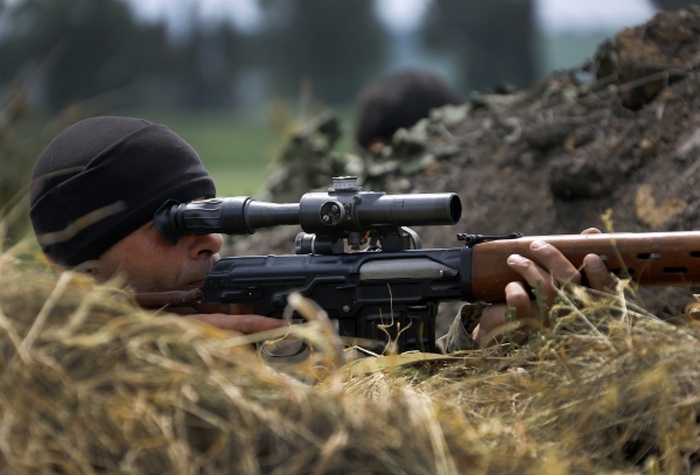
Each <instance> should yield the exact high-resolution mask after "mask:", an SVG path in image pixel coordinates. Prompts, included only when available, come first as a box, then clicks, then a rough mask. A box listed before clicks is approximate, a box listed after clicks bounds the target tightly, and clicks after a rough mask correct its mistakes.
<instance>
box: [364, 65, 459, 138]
mask: <svg viewBox="0 0 700 475" xmlns="http://www.w3.org/2000/svg"><path fill="white" fill-rule="evenodd" d="M462 102H463V101H462V99H461V98H460V97H459V95H458V94H457V93H456V92H455V91H453V90H452V89H451V88H450V87H449V86H448V85H447V84H446V83H445V81H443V80H442V79H441V78H439V77H438V76H436V75H435V74H433V73H431V72H429V71H425V70H421V69H409V70H405V71H401V72H397V73H394V74H391V75H389V76H386V77H383V78H380V79H378V80H376V81H373V82H370V83H369V84H367V85H366V86H364V87H363V88H362V90H361V91H360V93H359V95H358V98H357V115H356V120H355V143H356V146H357V147H359V149H360V151H365V150H374V151H376V150H379V149H381V148H382V147H384V145H387V144H388V143H390V142H391V137H392V136H393V135H394V132H396V131H397V130H398V129H400V128H410V127H411V126H413V125H414V124H415V123H416V122H418V121H419V120H420V119H423V118H425V117H428V115H429V113H430V110H431V109H435V108H437V107H442V106H444V105H447V104H453V105H457V104H461V103H462Z"/></svg>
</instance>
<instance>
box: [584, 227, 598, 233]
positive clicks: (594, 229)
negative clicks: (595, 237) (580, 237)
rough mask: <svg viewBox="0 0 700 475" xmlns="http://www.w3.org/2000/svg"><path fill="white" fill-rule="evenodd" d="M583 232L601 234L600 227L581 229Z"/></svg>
mask: <svg viewBox="0 0 700 475" xmlns="http://www.w3.org/2000/svg"><path fill="white" fill-rule="evenodd" d="M581 234H601V231H600V229H598V228H593V227H591V228H586V229H584V230H583V231H581Z"/></svg>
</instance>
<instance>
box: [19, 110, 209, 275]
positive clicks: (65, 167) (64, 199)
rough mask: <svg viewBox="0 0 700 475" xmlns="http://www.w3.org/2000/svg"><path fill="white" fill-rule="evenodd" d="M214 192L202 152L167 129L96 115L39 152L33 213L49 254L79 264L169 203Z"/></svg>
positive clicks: (205, 195)
mask: <svg viewBox="0 0 700 475" xmlns="http://www.w3.org/2000/svg"><path fill="white" fill-rule="evenodd" d="M214 196H216V188H215V186H214V181H213V180H212V178H211V176H209V173H208V172H207V170H206V169H205V168H204V166H203V165H202V162H201V160H200V158H199V156H198V155H197V153H196V152H195V151H194V149H193V148H192V147H191V146H190V145H189V144H188V143H187V142H185V141H184V140H183V139H182V138H180V137H179V136H178V135H177V134H176V133H175V132H173V131H172V130H170V129H169V128H168V127H166V126H164V125H158V124H153V123H151V122H149V121H147V120H143V119H134V118H130V117H95V118H91V119H86V120H83V121H80V122H78V123H76V124H74V125H72V126H70V127H68V128H67V129H65V130H64V131H62V132H61V133H60V134H58V136H56V137H55V138H54V139H53V141H51V143H50V144H49V145H48V146H47V147H46V148H45V149H44V151H43V152H42V153H41V155H39V158H38V159H37V162H36V164H35V165H34V171H33V172H32V187H31V192H30V199H31V209H30V212H29V214H30V217H31V220H32V225H33V227H34V232H35V233H36V235H37V239H38V241H39V244H41V248H42V249H43V251H44V253H46V255H48V256H49V257H51V259H53V260H54V261H56V262H57V263H59V264H62V265H64V266H69V267H72V266H76V265H78V264H80V263H82V262H85V261H88V260H91V259H97V258H98V257H100V255H101V254H102V253H103V252H105V251H106V250H107V249H109V248H110V247H112V246H113V245H114V244H116V243H117V242H118V241H120V240H121V239H122V238H124V237H126V236H128V235H129V234H131V233H132V232H133V231H135V230H136V229H138V228H139V227H141V226H143V225H144V224H146V223H147V222H148V221H150V220H152V219H153V213H155V211H156V210H157V209H158V207H159V206H160V205H162V204H163V203H164V202H165V201H166V200H168V199H174V200H177V201H179V202H182V203H187V202H189V201H192V200H194V199H196V198H199V197H205V198H211V197H214Z"/></svg>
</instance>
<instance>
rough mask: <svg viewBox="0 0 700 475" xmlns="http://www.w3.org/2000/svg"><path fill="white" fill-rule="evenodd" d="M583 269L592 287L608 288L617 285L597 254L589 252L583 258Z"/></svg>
mask: <svg viewBox="0 0 700 475" xmlns="http://www.w3.org/2000/svg"><path fill="white" fill-rule="evenodd" d="M583 271H584V272H585V273H586V278H587V279H588V285H589V286H590V287H591V288H592V289H596V290H606V289H612V288H613V287H614V286H615V279H614V278H613V276H612V274H611V273H610V271H608V268H607V267H605V263H604V262H603V259H601V257H600V256H599V255H597V254H587V255H586V257H584V258H583Z"/></svg>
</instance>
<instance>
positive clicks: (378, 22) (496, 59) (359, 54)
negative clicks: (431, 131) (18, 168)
mask: <svg viewBox="0 0 700 475" xmlns="http://www.w3.org/2000/svg"><path fill="white" fill-rule="evenodd" d="M231 1H232V2H235V1H237V0H231ZM640 1H642V2H647V0H640ZM253 2H254V3H253V5H256V6H257V9H258V10H259V12H260V16H261V19H260V21H259V24H258V25H256V26H255V27H253V28H247V29H246V28H240V27H238V26H236V24H235V22H232V21H231V18H230V17H229V16H228V15H226V14H223V13H222V14H221V15H220V16H219V17H217V18H207V19H204V18H202V16H201V15H200V12H199V9H198V6H197V2H191V3H187V2H178V4H180V5H181V7H180V9H181V12H180V13H181V16H182V18H180V19H179V25H180V26H179V28H178V29H177V31H175V30H174V29H173V28H172V25H169V24H168V22H166V20H165V19H164V18H163V17H160V18H151V19H149V20H146V19H144V17H143V15H140V14H139V13H138V12H139V7H136V6H137V5H139V4H140V3H139V2H138V1H136V0H133V1H131V0H14V1H12V2H7V1H4V2H0V81H2V83H1V84H3V85H5V86H6V85H7V84H8V82H9V81H11V80H13V79H14V78H17V77H28V76H29V75H31V76H32V78H33V79H32V80H33V82H32V100H33V102H34V103H35V104H37V105H39V106H40V107H42V108H47V109H49V110H59V109H60V108H61V107H64V106H65V105H66V104H69V103H71V102H75V101H81V100H86V99H96V98H101V99H100V100H102V101H104V103H105V104H106V105H107V106H109V107H111V106H115V105H125V104H132V105H138V107H161V108H168V107H169V108H185V109H191V108H195V109H211V108H218V109H222V108H228V109H230V108H235V107H239V106H241V105H242V104H251V103H253V104H256V105H257V106H259V105H260V104H261V103H264V101H266V100H267V99H269V98H271V97H285V98H294V97H297V96H298V94H299V88H300V84H301V82H302V79H303V78H308V79H309V80H310V81H311V83H312V84H313V91H314V96H315V97H316V98H318V99H320V100H321V101H324V102H326V103H328V104H331V105H334V106H344V105H350V104H352V102H353V101H354V99H355V96H356V94H357V91H358V90H359V89H360V87H361V86H362V84H363V83H365V82H366V81H368V80H370V79H372V78H376V77H377V76H379V75H381V74H384V73H386V72H387V71H388V70H389V69H391V68H392V67H393V68H395V67H397V66H399V65H398V64H397V62H396V61H395V60H396V58H395V57H392V55H394V56H395V51H396V48H394V46H396V45H395V44H393V43H395V42H397V41H398V42H404V43H406V42H413V43H412V44H413V46H412V47H409V49H410V51H409V52H408V53H407V57H408V59H407V60H406V59H405V60H404V64H403V65H405V63H407V62H411V61H413V62H417V63H420V62H423V63H425V64H427V65H428V66H435V67H437V69H439V70H440V71H439V72H440V73H442V74H443V75H445V76H448V77H446V79H447V80H448V81H449V82H450V83H451V84H452V85H453V86H454V87H455V88H457V89H458V90H459V91H460V92H461V93H463V94H464V95H465V96H466V95H468V93H469V92H471V91H473V90H485V89H488V88H490V87H493V86H495V85H497V84H499V83H511V84H515V85H519V86H522V85H525V84H528V83H530V82H531V81H533V80H535V79H538V78H540V77H542V76H543V75H544V74H545V73H546V71H543V68H542V66H541V64H542V58H541V57H540V56H541V55H542V53H541V51H540V50H541V48H540V47H539V44H540V43H541V36H542V34H541V32H539V31H538V28H537V22H536V18H535V13H536V11H535V10H536V7H537V4H538V2H537V1H536V0H470V1H461V0H432V1H429V2H428V5H429V7H428V9H427V14H426V15H425V17H424V18H423V19H422V20H421V21H420V22H419V23H418V24H416V26H415V28H414V29H413V30H411V31H410V32H408V34H406V32H403V34H396V31H392V28H391V26H390V25H387V23H386V22H385V21H382V19H381V18H380V16H379V15H377V3H378V1H377V0H354V1H352V2H348V1H344V0H257V2H255V0H253ZM409 3H411V2H409ZM647 3H648V2H647ZM690 3H692V2H689V1H684V0H656V4H655V6H656V7H658V8H679V7H680V6H683V5H687V4H690ZM182 5H185V7H184V8H183V7H182ZM604 33H605V32H604ZM607 33H608V34H609V33H612V32H607ZM552 41H556V40H552ZM404 46H405V45H404ZM40 65H43V67H42V68H40V67H39V66H40ZM441 65H442V66H441ZM445 65H447V66H445Z"/></svg>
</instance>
